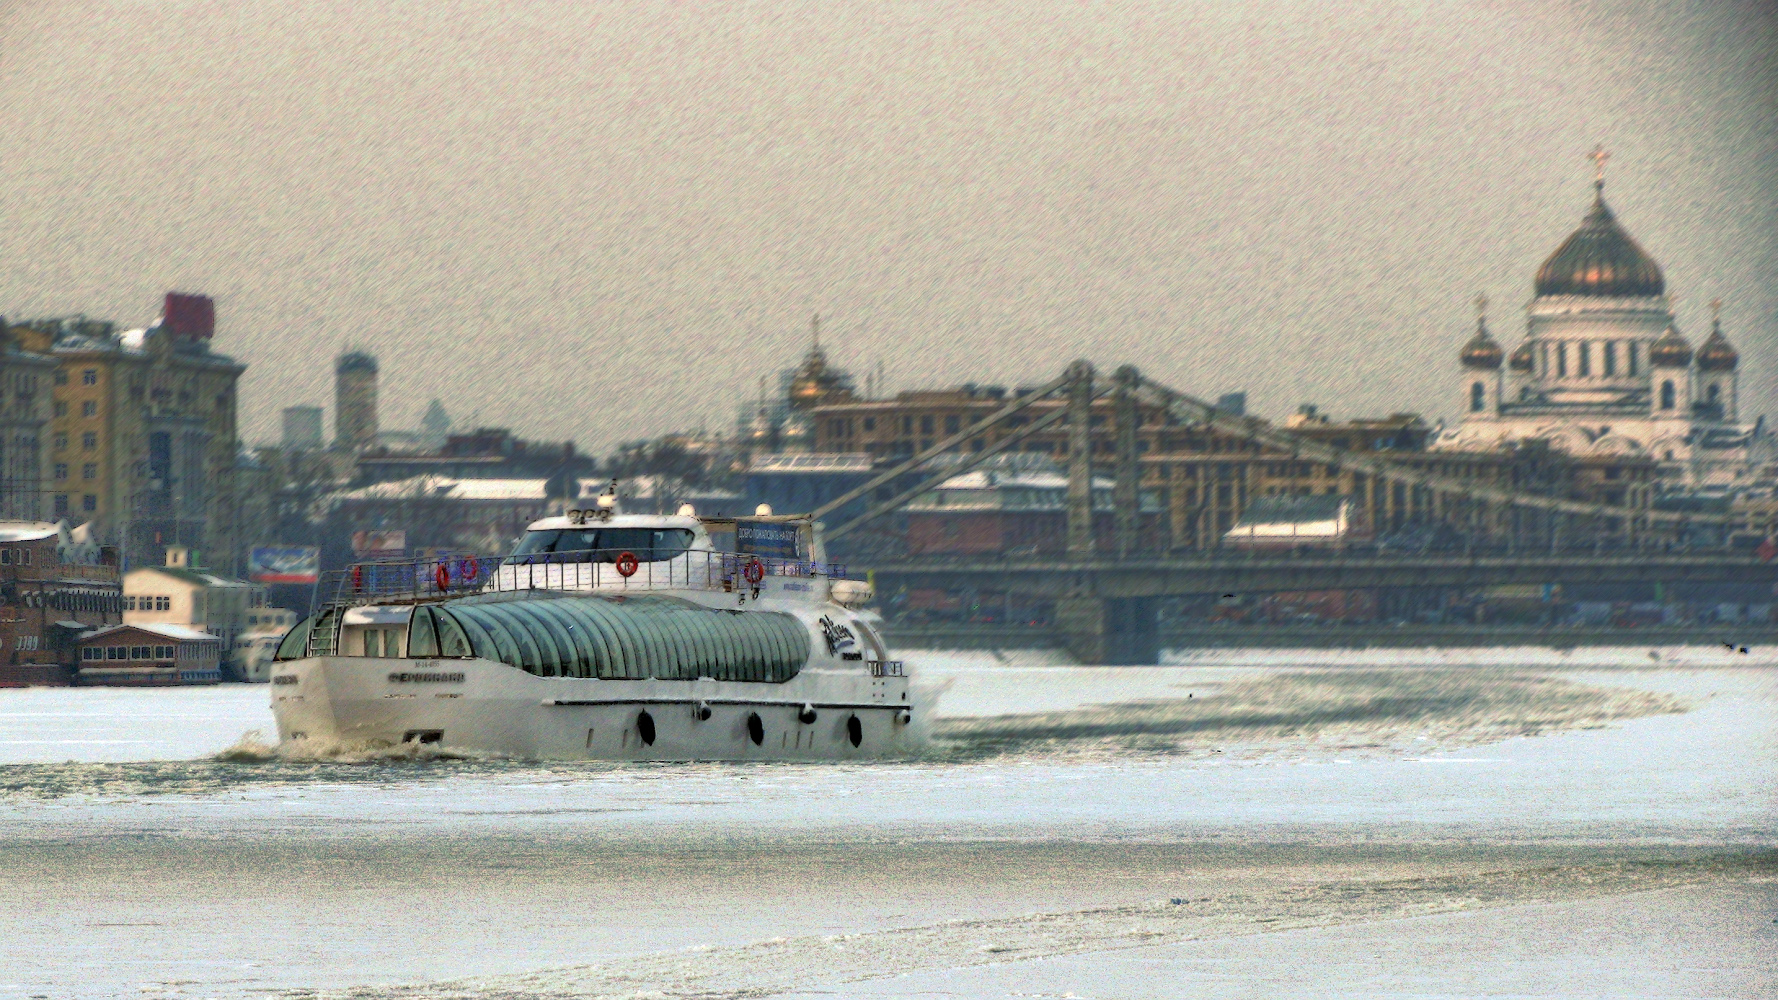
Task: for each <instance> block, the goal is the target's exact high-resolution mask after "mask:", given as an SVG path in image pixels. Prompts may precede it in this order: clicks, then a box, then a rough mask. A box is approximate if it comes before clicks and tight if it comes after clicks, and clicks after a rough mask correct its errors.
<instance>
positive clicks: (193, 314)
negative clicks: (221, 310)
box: [161, 292, 216, 340]
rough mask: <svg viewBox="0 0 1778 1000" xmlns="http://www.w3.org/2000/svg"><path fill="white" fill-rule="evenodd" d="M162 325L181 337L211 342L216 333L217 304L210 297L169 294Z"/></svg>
mask: <svg viewBox="0 0 1778 1000" xmlns="http://www.w3.org/2000/svg"><path fill="white" fill-rule="evenodd" d="M161 325H162V326H164V327H166V328H167V329H169V330H171V331H173V332H174V333H175V334H177V335H179V336H181V337H190V338H192V339H193V340H196V339H198V338H200V337H201V338H203V339H205V340H209V339H210V337H211V336H212V335H213V334H215V332H216V303H214V302H212V301H210V296H208V295H186V294H185V293H183V292H168V293H167V304H166V308H165V309H163V310H161Z"/></svg>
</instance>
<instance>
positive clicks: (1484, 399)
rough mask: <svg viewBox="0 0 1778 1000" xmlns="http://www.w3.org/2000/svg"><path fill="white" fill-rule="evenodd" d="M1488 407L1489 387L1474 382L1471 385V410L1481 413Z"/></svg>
mask: <svg viewBox="0 0 1778 1000" xmlns="http://www.w3.org/2000/svg"><path fill="white" fill-rule="evenodd" d="M1487 408H1488V387H1487V386H1485V385H1483V384H1482V383H1480V382H1474V383H1471V384H1470V387H1469V412H1471V413H1480V412H1482V411H1483V410H1485V409H1487Z"/></svg>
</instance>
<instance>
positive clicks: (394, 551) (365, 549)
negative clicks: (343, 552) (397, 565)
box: [352, 531, 407, 559]
mask: <svg viewBox="0 0 1778 1000" xmlns="http://www.w3.org/2000/svg"><path fill="white" fill-rule="evenodd" d="M406 551H407V532H405V531H354V532H352V554H353V555H355V556H357V557H358V558H360V559H379V558H387V557H390V556H399V555H401V554H402V553H404V552H406Z"/></svg>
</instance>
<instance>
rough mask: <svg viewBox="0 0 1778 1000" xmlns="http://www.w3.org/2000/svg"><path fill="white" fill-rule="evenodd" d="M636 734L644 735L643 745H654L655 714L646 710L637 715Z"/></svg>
mask: <svg viewBox="0 0 1778 1000" xmlns="http://www.w3.org/2000/svg"><path fill="white" fill-rule="evenodd" d="M636 735H637V736H640V737H642V745H643V746H647V747H651V746H654V716H652V715H649V714H648V713H647V712H646V711H644V712H643V713H642V714H640V715H638V716H636Z"/></svg>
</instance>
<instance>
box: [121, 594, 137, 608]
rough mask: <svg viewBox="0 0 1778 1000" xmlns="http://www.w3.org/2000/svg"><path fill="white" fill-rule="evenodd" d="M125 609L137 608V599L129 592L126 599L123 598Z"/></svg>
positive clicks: (125, 596)
mask: <svg viewBox="0 0 1778 1000" xmlns="http://www.w3.org/2000/svg"><path fill="white" fill-rule="evenodd" d="M123 609H124V610H125V611H134V610H136V599H135V598H134V597H131V596H129V595H128V594H125V595H124V599H123Z"/></svg>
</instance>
